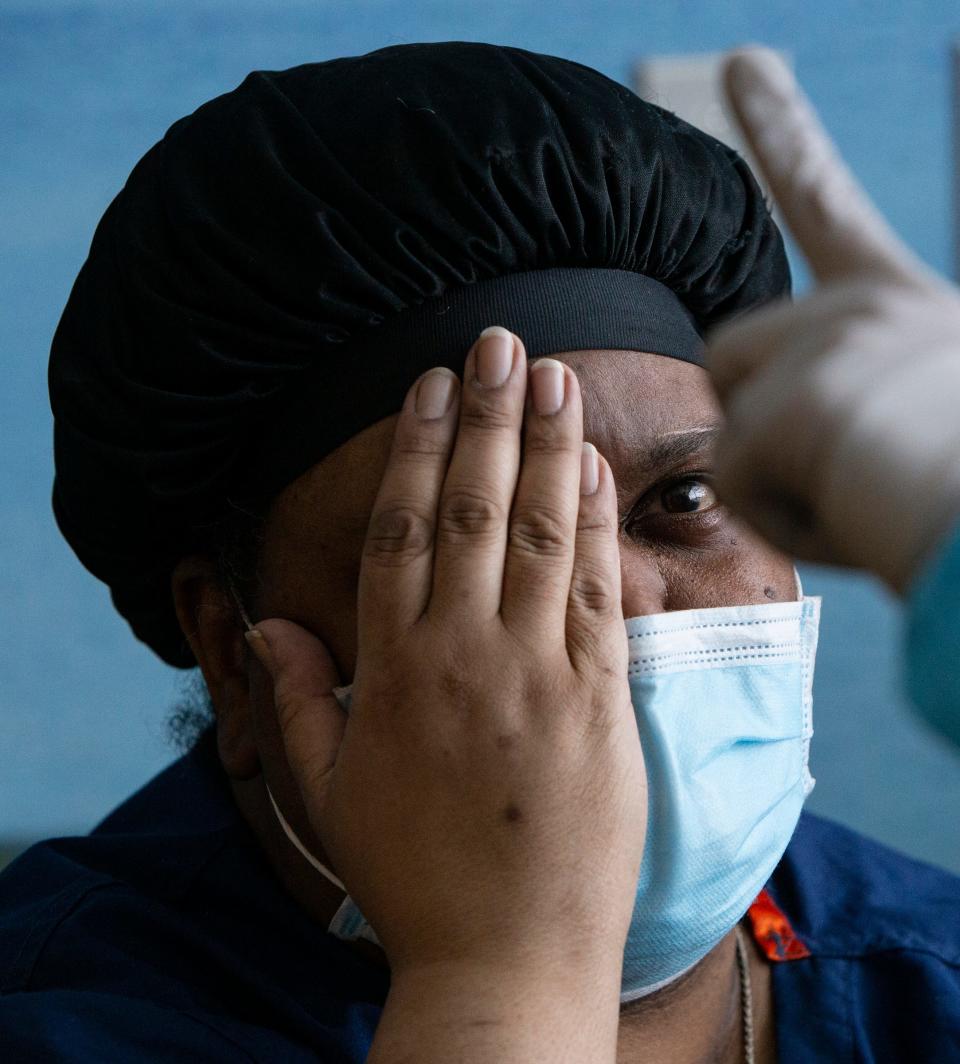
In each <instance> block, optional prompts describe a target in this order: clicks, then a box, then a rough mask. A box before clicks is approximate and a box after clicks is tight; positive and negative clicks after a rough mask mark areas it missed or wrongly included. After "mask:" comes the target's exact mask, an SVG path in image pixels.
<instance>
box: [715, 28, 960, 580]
mask: <svg viewBox="0 0 960 1064" xmlns="http://www.w3.org/2000/svg"><path fill="white" fill-rule="evenodd" d="M724 80H725V88H726V92H727V95H728V98H729V100H730V103H731V105H732V108H733V111H734V114H735V116H736V118H737V120H738V122H739V124H740V126H741V127H742V129H743V132H744V135H745V137H746V139H747V141H748V143H749V144H750V147H751V148H752V150H753V152H754V154H755V156H756V159H757V161H758V163H759V165H760V168H761V170H762V172H763V173H764V175H765V176H766V178H767V181H768V183H769V187H770V189H771V191H772V193H773V195H774V197H775V198H776V200H777V202H778V204H779V205H780V209H781V211H782V213H783V216H784V218H785V219H786V222H787V224H788V226H789V228H790V230H791V232H792V233H793V235H794V237H795V238H796V240H797V243H798V244H799V246H800V249H801V250H802V251H803V253H804V255H805V257H806V258H807V260H808V262H809V264H810V267H811V269H812V272H813V275H814V277H815V279H816V287H815V288H814V290H813V291H812V293H811V294H810V295H808V296H806V297H805V298H803V299H800V300H798V301H797V302H794V303H791V302H789V301H787V300H783V301H778V302H776V303H773V304H768V305H767V306H765V307H764V308H763V309H761V310H759V311H756V312H754V313H751V314H747V315H746V316H744V317H742V318H740V319H738V320H737V321H735V322H733V323H730V324H728V325H726V326H723V327H721V328H720V329H718V330H717V331H716V332H715V333H714V334H713V335H712V336H711V337H710V338H709V340H710V342H709V347H708V365H709V368H710V370H711V372H712V374H713V377H714V382H715V385H716V388H717V391H718V393H719V395H720V398H721V402H722V404H723V406H724V408H725V412H726V415H727V418H728V425H727V428H726V430H725V432H724V434H723V436H722V438H721V440H720V441H719V445H718V453H717V485H718V489H719V492H720V494H721V496H723V497H724V498H725V500H726V501H727V502H728V503H729V504H730V505H731V506H732V507H733V508H734V509H736V510H738V511H740V513H741V514H742V515H743V516H744V517H745V518H746V520H747V521H748V522H749V523H750V524H752V525H753V526H754V527H755V528H756V529H757V530H758V531H759V532H760V533H761V534H762V535H763V536H765V537H766V538H767V539H769V540H770V541H772V542H773V543H774V544H776V545H777V546H779V547H780V548H782V549H783V550H785V551H787V552H789V553H790V554H792V555H794V556H795V557H799V558H805V559H808V560H811V561H819V562H828V563H835V564H840V565H849V566H858V567H863V568H866V569H869V570H872V571H873V572H874V573H876V574H878V575H879V576H881V577H882V578H883V579H884V580H886V582H887V583H888V584H889V585H890V586H891V587H893V588H894V589H896V590H898V591H901V592H902V591H903V590H904V589H905V588H906V586H907V585H908V583H909V582H910V579H911V576H912V575H913V574H914V573H915V571H916V570H917V568H918V566H920V565H921V564H922V562H923V560H924V559H925V558H926V557H927V556H928V555H929V554H930V552H931V550H932V549H933V548H934V547H935V546H936V544H937V543H938V541H939V540H940V538H941V537H942V536H944V535H945V533H946V532H947V531H948V529H949V528H950V526H951V524H952V522H953V521H954V520H955V519H956V518H957V517H958V515H960V410H958V407H960V296H958V291H957V289H955V288H954V287H953V286H952V285H949V284H948V283H947V282H945V281H944V280H943V279H942V278H940V277H939V276H937V275H936V274H934V273H932V272H931V271H930V270H929V269H927V268H926V267H925V266H924V265H923V264H922V263H921V262H920V261H919V260H918V259H917V258H916V257H915V256H914V255H913V253H912V252H911V251H910V250H909V249H908V248H907V247H906V246H905V245H904V244H903V243H902V242H901V241H900V240H899V239H898V238H897V237H896V236H895V235H894V234H893V232H892V231H891V229H890V228H889V226H888V225H887V223H886V221H885V220H884V219H883V218H882V217H881V216H880V214H879V213H878V212H877V210H876V209H875V207H874V206H873V204H872V203H871V202H870V201H869V199H868V198H867V196H866V194H865V193H864V192H863V190H862V189H861V188H860V186H859V185H858V184H857V182H856V180H855V179H854V177H853V175H852V174H851V173H850V171H849V170H848V169H847V167H846V165H845V164H844V163H843V161H842V160H841V159H840V157H839V155H838V153H837V151H836V149H835V147H834V145H833V144H832V142H831V141H830V139H829V138H828V137H827V135H826V133H825V132H824V130H823V128H822V126H821V124H820V122H819V120H818V118H817V116H816V114H815V113H814V111H813V109H812V107H811V106H810V104H809V102H808V101H807V99H806V98H805V96H804V95H803V94H802V93H801V91H800V90H799V88H798V87H797V85H796V82H795V81H794V78H793V75H792V73H791V72H790V70H789V69H788V68H787V67H786V66H785V65H784V64H783V62H782V61H781V60H780V59H779V57H778V56H777V55H776V54H775V53H773V52H771V51H769V50H768V49H762V48H751V49H745V50H742V51H738V52H735V53H732V55H731V56H730V57H729V58H728V60H727V64H726V68H725V75H724Z"/></svg>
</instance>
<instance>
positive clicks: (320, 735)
mask: <svg viewBox="0 0 960 1064" xmlns="http://www.w3.org/2000/svg"><path fill="white" fill-rule="evenodd" d="M247 642H248V643H249V645H250V648H251V650H252V651H253V653H254V654H255V656H256V658H257V660H258V661H259V662H260V664H261V665H263V667H264V668H265V669H266V670H267V672H268V673H269V674H270V677H271V679H272V680H273V697H274V703H275V705H276V710H277V721H278V723H279V725H280V732H281V735H282V737H283V745H284V748H285V751H286V755H287V761H288V763H289V765H290V770H291V771H292V773H293V776H294V779H295V780H296V781H297V784H298V786H299V787H300V790H301V793H302V794H303V798H304V803H305V805H306V807H307V810H308V812H310V813H312V814H313V815H314V816H315V815H316V812H317V811H319V808H320V807H322V804H323V802H322V798H321V795H325V793H326V790H327V787H328V786H329V777H330V773H331V771H332V769H333V766H334V764H335V763H336V760H337V752H338V750H339V749H340V743H341V742H342V741H343V731H344V728H345V726H346V721H347V717H346V714H345V713H344V712H343V710H342V709H341V708H340V706H339V705H338V703H337V700H336V698H335V697H334V695H333V688H334V687H336V686H337V684H338V683H339V676H338V675H337V668H336V666H335V665H334V663H333V659H332V658H331V656H330V653H329V651H328V650H327V648H326V647H325V646H324V645H323V643H321V642H320V640H319V639H317V637H316V636H314V635H312V634H311V633H310V632H308V631H307V630H306V629H305V628H301V627H300V625H299V624H294V622H293V621H284V620H280V619H277V618H273V619H271V620H267V621H259V622H258V623H257V625H256V627H255V628H252V629H251V630H250V631H248V632H247ZM318 798H320V801H319V802H318Z"/></svg>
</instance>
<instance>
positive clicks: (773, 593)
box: [763, 587, 777, 599]
mask: <svg viewBox="0 0 960 1064" xmlns="http://www.w3.org/2000/svg"><path fill="white" fill-rule="evenodd" d="M763 593H764V594H765V595H766V596H767V598H768V599H774V598H776V597H777V593H776V591H774V590H773V588H772V587H765V588H764V589H763Z"/></svg>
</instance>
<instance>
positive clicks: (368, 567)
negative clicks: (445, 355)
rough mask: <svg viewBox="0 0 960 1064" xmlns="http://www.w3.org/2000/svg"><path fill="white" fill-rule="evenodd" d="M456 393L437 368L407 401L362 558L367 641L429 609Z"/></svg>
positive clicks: (450, 377)
mask: <svg viewBox="0 0 960 1064" xmlns="http://www.w3.org/2000/svg"><path fill="white" fill-rule="evenodd" d="M458 392H459V381H458V380H457V378H456V375H455V374H454V373H452V372H451V371H450V370H448V369H444V368H442V367H438V368H437V369H432V370H430V371H429V372H428V373H425V374H424V375H423V376H422V377H420V379H419V380H418V381H417V382H416V383H415V384H414V385H413V387H412V388H411V389H410V391H409V392H408V393H407V395H406V398H405V399H404V403H403V407H402V408H401V411H400V416H399V417H398V419H397V424H396V427H395V429H394V437H393V443H392V445H391V449H390V457H389V458H388V460H387V466H386V469H385V470H384V474H383V477H382V479H381V481H380V487H379V489H378V491H377V497H376V500H375V501H374V504H373V509H372V511H371V514H370V524H369V526H368V528H367V537H366V541H365V543H364V548H363V555H362V558H361V561H360V577H359V583H358V598H357V620H358V628H359V637H360V639H361V641H362V642H363V643H364V645H367V644H369V645H370V646H372V647H378V646H384V645H386V644H387V643H389V637H391V636H396V635H397V634H398V633H400V632H403V631H406V630H407V629H409V627H410V626H411V625H412V624H414V623H415V622H416V620H417V619H418V618H419V617H420V616H421V615H422V613H423V611H424V609H426V605H427V601H428V599H429V596H430V582H431V579H432V572H433V547H434V537H435V532H436V519H437V501H438V499H439V497H440V491H441V488H442V486H443V478H444V475H445V473H446V470H447V463H448V462H449V459H450V451H451V449H452V447H453V439H454V434H455V432H456V422H457V402H456V399H457V395H458ZM444 404H446V405H444Z"/></svg>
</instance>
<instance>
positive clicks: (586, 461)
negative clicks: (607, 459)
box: [580, 443, 600, 495]
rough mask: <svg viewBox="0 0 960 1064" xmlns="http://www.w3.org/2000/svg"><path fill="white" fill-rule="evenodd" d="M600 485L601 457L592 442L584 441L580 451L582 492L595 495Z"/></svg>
mask: <svg viewBox="0 0 960 1064" xmlns="http://www.w3.org/2000/svg"><path fill="white" fill-rule="evenodd" d="M599 485H600V459H599V458H598V457H597V449H596V447H594V446H593V444H592V443H584V445H583V450H582V451H581V452H580V494H581V495H593V493H594V492H595V491H596V490H597V488H598V487H599Z"/></svg>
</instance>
